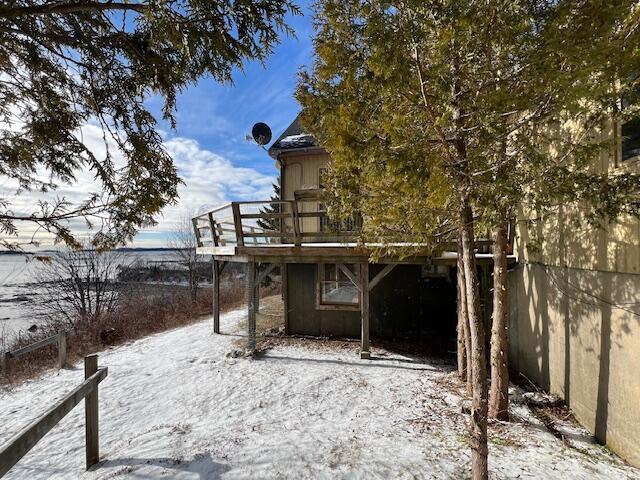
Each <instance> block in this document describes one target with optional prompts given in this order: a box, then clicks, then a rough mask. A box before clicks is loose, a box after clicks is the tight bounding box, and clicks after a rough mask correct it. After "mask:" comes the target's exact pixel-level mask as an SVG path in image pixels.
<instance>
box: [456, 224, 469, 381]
mask: <svg viewBox="0 0 640 480" xmlns="http://www.w3.org/2000/svg"><path fill="white" fill-rule="evenodd" d="M457 266H458V274H457V281H458V326H457V328H456V330H457V332H458V376H459V377H460V378H461V379H463V380H466V378H467V338H466V337H467V333H468V329H467V328H466V324H467V289H466V287H465V280H464V262H463V261H462V237H461V236H460V235H459V236H458V260H457Z"/></svg>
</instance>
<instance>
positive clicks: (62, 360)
mask: <svg viewBox="0 0 640 480" xmlns="http://www.w3.org/2000/svg"><path fill="white" fill-rule="evenodd" d="M66 364H67V332H65V331H64V330H62V331H61V332H58V367H59V368H64V367H65V365H66Z"/></svg>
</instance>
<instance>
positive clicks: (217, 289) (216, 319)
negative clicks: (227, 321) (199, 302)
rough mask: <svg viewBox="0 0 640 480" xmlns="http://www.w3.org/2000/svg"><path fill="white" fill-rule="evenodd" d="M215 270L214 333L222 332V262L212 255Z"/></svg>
mask: <svg viewBox="0 0 640 480" xmlns="http://www.w3.org/2000/svg"><path fill="white" fill-rule="evenodd" d="M211 262H212V264H213V265H212V270H213V333H220V273H221V269H220V262H219V261H218V260H216V259H215V258H213V257H212V259H211Z"/></svg>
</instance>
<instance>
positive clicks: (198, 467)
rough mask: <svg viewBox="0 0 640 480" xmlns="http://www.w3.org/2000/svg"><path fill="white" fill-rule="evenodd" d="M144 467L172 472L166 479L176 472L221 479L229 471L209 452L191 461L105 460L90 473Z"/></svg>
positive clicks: (124, 470) (159, 458)
mask: <svg viewBox="0 0 640 480" xmlns="http://www.w3.org/2000/svg"><path fill="white" fill-rule="evenodd" d="M144 466H151V467H159V468H163V469H166V470H173V471H174V472H175V473H174V474H173V475H171V474H169V473H167V478H175V476H176V475H178V472H185V473H195V474H198V476H199V477H198V478H200V479H201V480H214V479H218V478H222V475H223V474H224V473H226V472H228V471H229V470H230V468H231V467H229V465H226V464H223V463H218V462H216V461H214V460H213V458H212V457H211V453H210V452H204V453H197V454H195V455H194V456H193V458H192V459H191V460H184V459H181V458H171V457H155V458H154V457H151V458H138V457H125V458H116V459H113V460H105V461H102V462H100V463H99V464H98V465H96V466H95V467H93V468H91V469H90V471H94V470H101V469H104V468H118V467H119V469H118V470H117V471H116V472H115V474H114V475H120V474H121V473H128V472H134V471H135V470H136V469H138V468H140V467H144ZM189 478H192V477H189Z"/></svg>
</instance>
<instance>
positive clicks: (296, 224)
mask: <svg viewBox="0 0 640 480" xmlns="http://www.w3.org/2000/svg"><path fill="white" fill-rule="evenodd" d="M291 213H292V214H293V234H294V239H293V243H294V244H295V245H296V247H299V246H300V244H301V241H300V216H299V215H298V202H297V201H296V200H293V201H292V202H291Z"/></svg>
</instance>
